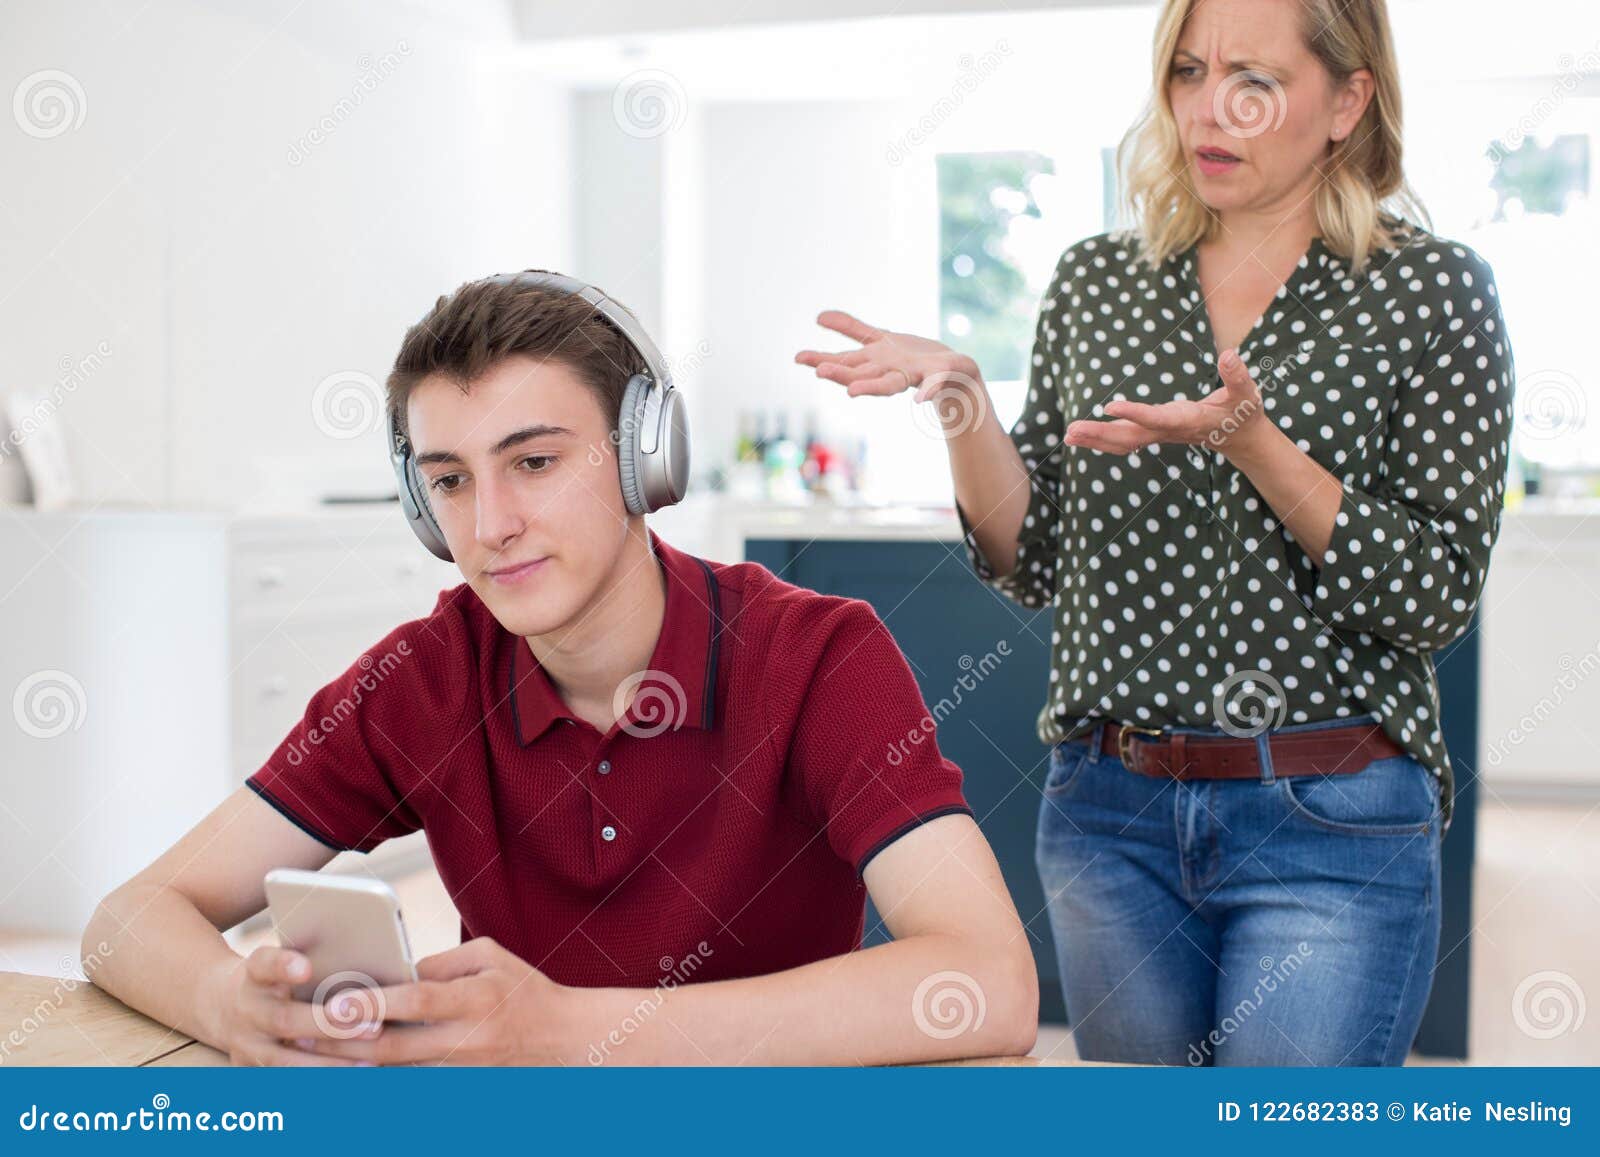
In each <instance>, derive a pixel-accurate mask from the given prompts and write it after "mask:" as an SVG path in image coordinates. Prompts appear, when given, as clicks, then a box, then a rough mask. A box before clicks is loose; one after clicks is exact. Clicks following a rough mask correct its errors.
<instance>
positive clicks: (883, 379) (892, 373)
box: [846, 370, 911, 398]
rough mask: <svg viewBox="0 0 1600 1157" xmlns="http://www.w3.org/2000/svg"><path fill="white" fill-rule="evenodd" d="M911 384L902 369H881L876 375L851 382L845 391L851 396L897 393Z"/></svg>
mask: <svg viewBox="0 0 1600 1157" xmlns="http://www.w3.org/2000/svg"><path fill="white" fill-rule="evenodd" d="M910 385H911V379H910V378H909V377H908V376H907V375H906V372H905V371H904V370H882V371H880V373H879V374H878V376H877V377H874V378H862V379H859V380H858V381H854V382H851V383H850V385H849V387H848V389H847V391H846V392H847V393H848V394H849V395H850V396H851V397H852V398H854V397H857V396H859V395H861V394H880V395H885V396H887V395H889V394H898V393H900V392H901V391H903V390H906V389H908V388H909V387H910Z"/></svg>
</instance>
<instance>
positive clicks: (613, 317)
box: [388, 269, 689, 561]
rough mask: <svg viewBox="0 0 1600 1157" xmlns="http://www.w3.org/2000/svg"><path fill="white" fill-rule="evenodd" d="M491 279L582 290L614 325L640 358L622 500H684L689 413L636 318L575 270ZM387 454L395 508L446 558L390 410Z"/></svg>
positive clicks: (629, 413) (627, 411)
mask: <svg viewBox="0 0 1600 1157" xmlns="http://www.w3.org/2000/svg"><path fill="white" fill-rule="evenodd" d="M483 280H484V281H487V282H492V283H494V284H497V285H528V286H533V287H537V288H543V289H553V290H556V291H558V292H561V293H567V294H571V295H573V296H574V297H580V298H582V299H583V300H584V301H586V302H588V303H589V304H590V305H591V306H593V307H594V309H595V312H597V313H598V314H599V315H600V316H601V317H602V318H604V319H605V320H606V321H607V322H608V323H610V325H611V326H612V327H613V328H614V329H616V330H617V332H619V333H620V334H621V335H622V336H623V337H624V338H625V339H626V340H627V341H628V343H629V344H630V345H632V346H633V348H634V350H635V352H637V353H638V355H639V358H640V360H641V361H643V362H644V364H645V372H644V373H641V374H634V375H633V377H631V378H629V379H628V384H627V386H626V388H625V389H624V390H623V397H622V407H621V413H619V414H618V415H617V438H616V441H617V472H618V480H619V482H620V483H621V487H622V498H623V503H624V504H625V505H626V507H627V509H628V512H629V513H630V514H648V513H650V512H651V511H655V510H660V509H661V508H662V507H664V506H671V505H672V504H673V503H675V502H678V501H680V500H682V498H683V496H684V493H685V492H686V491H687V489H688V482H689V426H688V414H687V413H686V411H685V409H684V405H683V399H682V398H681V397H680V396H679V394H678V392H677V390H676V388H675V387H674V386H673V383H672V374H671V371H670V370H669V369H668V367H667V363H666V359H665V358H663V357H662V356H661V351H660V350H659V349H658V348H656V343H655V342H654V341H652V340H651V339H650V335H649V334H647V333H646V332H645V331H644V327H643V326H642V325H640V324H639V320H638V319H637V318H636V317H634V316H633V314H632V313H630V312H629V311H628V310H627V309H626V308H625V307H623V306H622V305H620V304H618V303H617V302H614V301H612V300H611V299H610V298H608V297H607V296H606V295H605V294H604V293H602V292H601V291H600V290H598V289H596V288H595V287H594V286H592V285H589V284H587V283H586V282H582V281H579V280H578V279H577V278H575V277H568V276H567V275H566V274H564V273H555V272H552V271H551V270H548V269H526V270H523V271H522V272H521V273H500V274H495V275H494V276H492V277H487V278H484V279H483ZM388 430H389V460H390V462H391V464H392V465H393V467H394V472H395V482H396V484H397V486H398V488H399V494H400V504H401V509H402V510H403V511H404V512H405V515H406V521H407V522H408V523H409V524H410V526H411V529H412V530H413V531H414V532H415V533H416V536H417V538H418V539H420V540H421V541H422V544H423V545H424V546H426V547H427V548H428V549H429V550H430V551H432V552H433V553H434V554H435V555H437V556H438V557H439V558H441V559H444V560H446V561H451V554H450V548H449V546H448V545H447V544H446V543H445V539H444V533H443V532H442V531H441V530H440V529H439V524H438V521H437V520H436V519H435V518H434V516H433V511H432V509H431V508H430V507H429V506H428V496H427V483H426V480H425V479H424V478H423V477H422V476H421V475H420V474H419V473H418V471H417V465H416V461H415V459H414V458H413V456H412V453H411V444H410V439H409V438H407V436H406V435H405V433H404V432H403V431H402V430H401V429H400V415H399V414H398V413H397V412H391V413H390V414H389V422H388Z"/></svg>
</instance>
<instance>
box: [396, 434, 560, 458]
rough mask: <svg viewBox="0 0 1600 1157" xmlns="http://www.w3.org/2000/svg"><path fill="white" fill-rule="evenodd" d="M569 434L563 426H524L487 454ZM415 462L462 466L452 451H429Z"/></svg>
mask: <svg viewBox="0 0 1600 1157" xmlns="http://www.w3.org/2000/svg"><path fill="white" fill-rule="evenodd" d="M571 434H572V431H571V430H569V429H567V428H566V427H565V426H545V425H539V426H524V427H523V428H522V429H520V430H513V431H512V432H511V433H509V434H507V435H506V436H505V437H504V438H501V439H500V441H498V442H496V443H495V444H494V445H493V446H491V447H490V448H489V453H490V454H491V455H494V456H496V457H498V456H499V455H501V454H504V453H505V452H506V451H507V450H509V449H511V448H512V447H513V446H520V445H521V444H522V443H524V442H527V441H529V440H531V439H533V438H555V437H570V436H571ZM416 462H417V465H418V466H432V465H435V464H438V463H446V462H448V463H451V464H454V465H457V466H460V465H463V463H462V461H461V455H459V454H457V453H456V452H455V451H453V450H429V451H428V452H427V453H425V454H418V455H417V458H416Z"/></svg>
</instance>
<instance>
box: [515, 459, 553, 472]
mask: <svg viewBox="0 0 1600 1157" xmlns="http://www.w3.org/2000/svg"><path fill="white" fill-rule="evenodd" d="M554 461H555V458H554V457H552V456H551V455H549V454H530V455H529V456H528V457H526V458H524V459H523V460H522V465H525V466H526V465H527V464H528V463H529V462H532V463H533V465H532V466H530V467H529V471H530V472H531V473H534V474H543V473H544V472H545V471H546V470H548V469H549V468H550V464H551V463H552V462H554Z"/></svg>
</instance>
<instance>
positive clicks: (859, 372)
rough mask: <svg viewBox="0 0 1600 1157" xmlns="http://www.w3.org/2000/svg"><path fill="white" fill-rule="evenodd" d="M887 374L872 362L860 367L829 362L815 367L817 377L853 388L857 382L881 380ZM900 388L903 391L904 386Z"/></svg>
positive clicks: (896, 371) (897, 379) (897, 371)
mask: <svg viewBox="0 0 1600 1157" xmlns="http://www.w3.org/2000/svg"><path fill="white" fill-rule="evenodd" d="M889 373H890V371H888V370H885V369H884V368H883V367H882V366H880V365H877V364H876V363H874V362H868V363H867V364H866V365H862V366H840V365H834V364H833V363H831V362H830V363H827V364H825V365H820V366H818V367H817V377H819V378H827V379H828V380H829V381H830V382H838V383H839V384H840V385H841V386H853V385H855V383H857V382H865V381H871V380H872V379H873V378H881V377H884V376H885V375H888V374H889ZM893 373H894V374H899V373H900V371H899V370H895V371H893ZM894 380H895V381H897V382H898V381H902V379H901V378H899V377H896V378H895V379H894ZM900 388H901V389H904V388H905V386H904V385H903V384H902V385H901V387H900Z"/></svg>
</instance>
